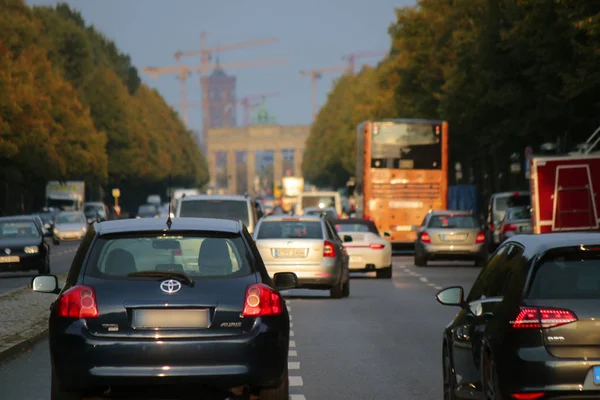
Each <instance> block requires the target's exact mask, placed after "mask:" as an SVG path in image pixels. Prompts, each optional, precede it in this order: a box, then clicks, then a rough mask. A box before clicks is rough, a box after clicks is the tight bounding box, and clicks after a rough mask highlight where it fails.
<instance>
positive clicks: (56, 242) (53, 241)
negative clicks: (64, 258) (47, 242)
mask: <svg viewBox="0 0 600 400" xmlns="http://www.w3.org/2000/svg"><path fill="white" fill-rule="evenodd" d="M52 243H54V244H55V245H57V246H58V245H59V244H60V241H58V240H56V239H54V240H52Z"/></svg>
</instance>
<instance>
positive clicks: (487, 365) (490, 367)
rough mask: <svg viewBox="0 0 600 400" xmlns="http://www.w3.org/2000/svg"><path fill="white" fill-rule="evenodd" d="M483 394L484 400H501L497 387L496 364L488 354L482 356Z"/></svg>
mask: <svg viewBox="0 0 600 400" xmlns="http://www.w3.org/2000/svg"><path fill="white" fill-rule="evenodd" d="M483 359H484V364H483V367H484V368H483V393H484V396H485V397H484V398H485V400H502V396H501V395H500V390H499V386H498V372H497V371H496V363H495V362H494V359H493V358H492V357H491V356H490V354H489V353H488V352H486V353H485V355H484V356H483Z"/></svg>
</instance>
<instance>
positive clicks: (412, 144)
mask: <svg viewBox="0 0 600 400" xmlns="http://www.w3.org/2000/svg"><path fill="white" fill-rule="evenodd" d="M441 161H442V143H441V126H440V125H435V124H423V123H396V122H376V123H374V124H373V133H372V146H371V168H395V169H441V164H442V162H441Z"/></svg>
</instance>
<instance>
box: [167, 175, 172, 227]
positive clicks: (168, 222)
mask: <svg viewBox="0 0 600 400" xmlns="http://www.w3.org/2000/svg"><path fill="white" fill-rule="evenodd" d="M167 192H168V197H169V211H168V213H169V215H168V216H167V227H168V228H169V230H170V229H171V224H172V223H173V221H171V197H172V196H171V174H169V186H168V188H167Z"/></svg>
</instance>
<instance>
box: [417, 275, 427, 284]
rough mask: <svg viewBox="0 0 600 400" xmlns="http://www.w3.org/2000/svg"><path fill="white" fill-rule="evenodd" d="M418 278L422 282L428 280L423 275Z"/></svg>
mask: <svg viewBox="0 0 600 400" xmlns="http://www.w3.org/2000/svg"><path fill="white" fill-rule="evenodd" d="M419 280H420V281H421V282H423V283H427V282H428V281H429V280H428V279H427V278H425V277H424V276H421V277H420V278H419Z"/></svg>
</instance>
